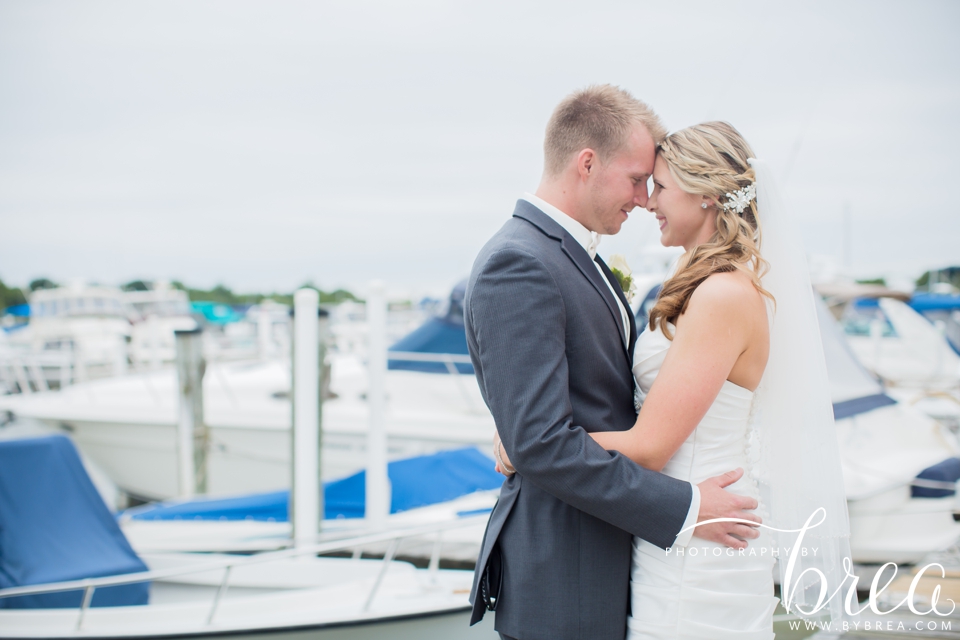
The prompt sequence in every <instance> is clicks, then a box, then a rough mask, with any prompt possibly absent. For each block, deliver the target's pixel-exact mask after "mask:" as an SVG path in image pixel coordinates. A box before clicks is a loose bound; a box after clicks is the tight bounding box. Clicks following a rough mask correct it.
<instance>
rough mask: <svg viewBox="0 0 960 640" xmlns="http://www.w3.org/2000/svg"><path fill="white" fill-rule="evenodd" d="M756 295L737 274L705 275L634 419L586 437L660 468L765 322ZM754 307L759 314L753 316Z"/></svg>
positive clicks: (700, 417) (707, 407) (760, 302)
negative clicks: (629, 424)
mask: <svg viewBox="0 0 960 640" xmlns="http://www.w3.org/2000/svg"><path fill="white" fill-rule="evenodd" d="M759 295H760V294H759V293H758V292H757V290H756V289H754V287H753V286H752V284H750V283H749V281H748V280H747V279H746V278H743V277H742V276H740V274H736V273H719V274H714V275H712V276H710V277H709V278H707V279H706V280H705V281H704V282H703V283H702V284H701V285H700V286H699V287H697V289H696V290H695V291H694V292H693V295H692V296H691V297H690V302H689V304H688V306H687V310H686V311H685V312H684V313H683V315H681V316H680V318H679V319H678V321H677V327H676V331H675V335H674V339H673V344H672V345H671V347H670V351H669V352H668V353H667V356H666V358H665V359H664V362H663V366H662V367H661V368H660V371H659V373H658V374H657V378H656V380H655V381H654V383H653V386H652V387H651V388H650V392H649V393H648V394H647V397H646V399H645V400H644V403H643V408H642V409H641V411H640V415H639V416H637V422H636V423H635V424H634V425H633V427H632V428H630V429H629V430H627V431H605V432H598V433H591V434H590V436H591V437H593V438H594V439H595V440H596V441H597V442H598V443H599V444H600V445H601V446H602V447H603V448H604V449H607V450H608V451H619V452H620V453H622V454H624V455H626V456H627V457H629V458H630V459H631V460H633V461H634V462H636V463H637V464H639V465H642V466H644V467H646V468H647V469H652V470H654V471H660V470H662V469H663V467H664V465H666V463H667V461H668V460H669V459H670V458H671V456H673V454H674V453H676V451H677V449H679V448H680V445H681V444H683V442H684V440H686V439H687V437H688V436H689V435H690V433H691V432H692V431H693V429H694V428H695V427H696V426H697V425H698V424H699V423H700V420H701V419H703V416H704V415H705V414H706V412H707V410H708V409H709V408H710V405H711V404H713V401H714V400H715V399H716V397H717V394H718V393H719V392H720V387H722V386H723V383H724V381H725V380H727V379H728V377H729V376H730V373H731V371H733V369H734V366H735V365H736V364H737V361H738V360H739V359H740V356H741V355H742V354H743V353H744V352H745V351H746V350H747V348H748V347H749V346H750V342H751V336H752V335H753V334H754V331H755V329H756V328H757V321H758V319H759V320H761V321H762V322H766V314H765V312H763V303H762V301H761V300H760V299H759ZM758 305H759V306H758ZM758 309H759V310H760V311H761V313H762V318H757V317H756V316H757V315H758V314H757V310H758ZM761 371H762V368H761Z"/></svg>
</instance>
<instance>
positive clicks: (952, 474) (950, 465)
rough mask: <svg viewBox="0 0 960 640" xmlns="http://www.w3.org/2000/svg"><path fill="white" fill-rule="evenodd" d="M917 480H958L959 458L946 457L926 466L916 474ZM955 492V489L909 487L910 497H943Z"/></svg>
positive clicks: (959, 473)
mask: <svg viewBox="0 0 960 640" xmlns="http://www.w3.org/2000/svg"><path fill="white" fill-rule="evenodd" d="M917 479H918V480H933V481H934V482H944V483H947V484H953V483H956V481H957V480H960V458H947V459H946V460H944V461H943V462H938V463H937V464H935V465H933V466H932V467H927V468H926V469H924V470H923V471H921V472H920V473H919V474H918V475H917ZM955 494H956V490H955V489H946V488H943V489H940V488H933V487H918V486H912V487H910V497H911V498H945V497H947V496H952V495H955Z"/></svg>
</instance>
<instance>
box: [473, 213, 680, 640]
mask: <svg viewBox="0 0 960 640" xmlns="http://www.w3.org/2000/svg"><path fill="white" fill-rule="evenodd" d="M597 263H598V264H600V265H601V269H602V270H603V272H604V273H605V274H606V277H607V278H608V279H610V282H611V283H612V285H613V288H614V290H615V291H616V294H617V295H618V296H620V297H621V301H622V302H623V304H624V305H627V302H626V300H625V299H623V297H622V291H620V288H619V286H618V284H617V282H616V280H615V279H613V276H612V275H611V274H610V272H609V270H608V269H607V267H606V265H605V264H604V263H603V261H602V260H600V259H599V257H598V258H597ZM613 295H614V294H612V293H611V291H610V288H609V287H608V286H607V284H606V283H605V282H604V281H603V276H601V274H600V271H598V270H597V266H596V265H595V264H594V263H593V262H592V261H591V259H590V256H589V254H588V253H587V252H586V250H585V249H584V248H583V247H582V246H581V245H580V244H579V243H578V242H577V241H576V240H575V239H574V238H573V237H572V236H570V235H569V234H568V233H567V232H566V231H565V230H564V229H563V228H562V227H561V226H560V225H558V224H557V223H556V222H554V220H553V219H551V218H550V217H549V216H548V215H546V214H545V213H543V212H542V211H540V210H539V209H537V208H536V207H535V206H533V205H532V204H530V203H529V202H527V201H525V200H520V201H519V202H518V203H517V208H516V210H515V211H514V214H513V217H512V218H511V219H510V220H508V221H507V223H506V224H505V225H504V226H503V228H501V229H500V231H499V232H497V234H496V235H494V236H493V238H491V239H490V241H489V242H487V244H486V245H485V246H484V247H483V249H482V250H481V251H480V254H479V256H478V257H477V259H476V262H475V263H474V266H473V271H472V272H471V274H470V279H469V281H468V284H467V291H466V298H465V302H464V304H465V312H464V317H465V322H466V330H467V344H468V346H469V349H470V357H471V359H472V360H473V364H474V368H475V369H476V374H477V380H478V382H479V384H480V391H481V392H482V393H483V397H484V400H485V401H486V403H487V406H488V407H489V408H490V411H491V413H492V414H493V417H494V420H495V422H496V425H497V429H498V430H499V432H500V435H501V437H502V438H503V446H504V447H505V448H506V450H507V452H509V454H510V459H511V461H512V462H513V464H514V465H515V466H516V468H517V471H518V473H517V474H516V475H514V476H512V477H510V478H509V479H507V480H506V481H505V482H504V484H503V487H502V489H501V490H500V500H499V501H498V502H497V505H496V507H494V510H493V513H492V514H491V515H490V520H489V523H488V524H487V531H486V534H485V535H484V540H483V545H482V548H481V552H480V558H479V561H478V564H477V572H476V575H475V576H474V586H473V591H472V593H471V602H472V603H473V617H472V621H471V623H476V622H477V621H479V620H480V619H481V618H482V617H483V615H484V613H485V611H486V609H487V604H488V603H489V604H493V603H494V601H495V604H496V621H495V625H494V626H495V628H496V629H497V631H499V632H500V633H501V634H502V635H504V636H507V637H512V638H517V639H519V640H536V639H539V638H542V639H543V640H563V639H567V638H579V639H583V640H587V639H590V640H606V639H609V640H623V638H624V636H625V635H626V618H627V615H628V609H629V582H630V563H631V549H632V544H631V543H632V540H631V535H636V536H639V537H640V538H643V539H645V540H648V541H649V542H651V543H653V544H655V545H657V546H659V547H663V548H666V547H669V546H670V545H672V544H673V542H674V540H675V539H676V536H677V533H678V532H679V530H680V528H681V526H682V525H683V522H684V520H685V518H686V515H687V511H688V509H689V507H690V500H691V488H690V485H689V484H688V483H686V482H681V481H679V480H675V479H673V478H670V477H668V476H665V475H662V474H659V473H656V472H653V471H648V470H646V469H643V468H642V467H640V466H638V465H636V464H634V463H633V462H632V461H630V460H629V459H627V458H626V457H624V456H622V455H620V454H617V453H614V454H611V453H608V452H607V451H605V450H604V449H603V448H601V447H600V446H599V445H598V444H596V442H595V441H594V440H593V439H592V438H590V436H589V435H587V432H588V431H614V430H624V429H628V428H630V427H631V426H633V423H634V422H635V420H636V413H635V411H634V406H633V377H632V374H631V353H632V350H633V343H634V341H635V339H636V338H635V336H636V329H635V327H634V324H633V319H632V318H631V319H630V326H629V327H626V328H624V327H623V320H622V317H621V315H620V312H619V309H618V308H617V304H616V301H615V299H614V297H613ZM627 308H629V307H627ZM491 558H493V561H492V562H491ZM497 569H501V571H499V572H498V571H497ZM484 578H486V579H484ZM481 587H482V588H481Z"/></svg>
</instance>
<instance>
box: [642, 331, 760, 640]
mask: <svg viewBox="0 0 960 640" xmlns="http://www.w3.org/2000/svg"><path fill="white" fill-rule="evenodd" d="M670 345H671V342H670V340H668V339H667V337H666V336H665V335H664V334H663V332H662V331H660V330H659V329H648V330H647V331H644V332H643V333H642V334H641V335H640V337H639V338H638V339H637V346H636V350H635V353H634V361H633V373H634V377H635V378H636V381H637V397H638V400H639V401H640V402H642V401H643V400H644V399H645V398H646V396H647V394H648V393H649V392H650V388H651V387H652V386H653V381H654V379H656V377H657V374H658V373H659V372H660V368H661V367H662V366H663V362H664V359H665V358H666V357H667V351H668V350H669V349H670ZM753 398H754V394H753V392H752V391H750V390H748V389H744V388H743V387H740V386H737V385H735V384H733V383H732V382H730V381H726V382H724V383H723V386H722V387H721V388H720V392H719V393H718V394H717V397H716V399H715V400H714V401H713V404H711V405H710V408H709V409H708V410H707V413H706V414H705V415H704V416H703V419H702V420H701V421H700V423H699V424H698V425H697V426H696V428H695V429H694V430H693V431H692V432H691V433H690V435H689V436H688V437H687V439H686V440H685V441H684V443H683V444H682V445H680V448H679V449H678V450H677V452H676V453H675V454H674V455H673V457H672V458H670V461H669V462H667V465H666V466H665V467H664V468H663V473H665V474H667V475H669V476H673V477H674V478H678V479H680V480H686V481H689V482H690V483H692V484H699V483H700V482H702V481H704V480H706V479H707V478H711V477H713V476H718V475H720V474H722V473H726V472H727V471H731V470H733V469H735V468H737V467H743V468H744V469H745V470H748V466H747V460H748V457H747V450H746V449H747V441H748V436H749V433H748V428H749V424H750V412H751V409H752V406H753ZM727 490H728V491H732V492H733V493H738V494H740V495H749V496H751V497H754V498H759V492H758V490H757V485H756V484H755V483H754V482H753V480H752V479H751V476H750V474H749V473H747V474H744V476H743V477H742V478H740V480H738V481H737V482H735V483H733V484H732V485H730V486H729V487H727ZM760 535H761V537H760V539H758V540H752V541H751V542H750V548H751V549H752V553H750V552H742V553H740V552H738V553H732V552H731V551H732V550H731V549H727V548H726V547H724V546H723V545H720V544H718V543H715V542H711V541H708V540H704V539H701V538H696V537H694V538H693V539H692V540H691V541H690V543H689V544H688V545H687V546H686V547H682V548H671V549H668V550H666V551H665V550H664V549H661V548H659V547H657V546H654V545H652V544H650V543H649V542H647V541H646V540H641V539H640V538H635V539H634V547H633V568H632V570H631V579H630V594H631V596H630V598H631V616H630V618H629V619H628V620H627V627H628V630H627V640H773V638H774V633H773V612H774V609H775V608H776V606H777V599H776V598H775V597H774V595H773V593H774V591H773V557H772V554H771V553H763V551H766V549H764V547H765V546H767V545H768V544H769V543H768V542H767V537H766V535H765V534H764V533H763V532H761V534H760ZM758 550H761V551H759V552H758Z"/></svg>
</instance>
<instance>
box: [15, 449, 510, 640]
mask: <svg viewBox="0 0 960 640" xmlns="http://www.w3.org/2000/svg"><path fill="white" fill-rule="evenodd" d="M0 461H2V463H0V487H3V488H4V490H3V491H0V496H2V497H0V501H2V508H0V532H2V534H0V535H2V540H3V545H4V546H3V548H4V553H3V555H2V557H0V567H2V569H3V570H2V571H0V638H81V637H83V638H89V637H98V638H183V637H195V638H202V637H218V638H224V637H226V638H230V637H240V636H243V637H244V638H254V639H261V638H262V639H264V640H266V639H267V638H277V637H279V636H280V635H284V634H295V635H297V636H298V637H304V638H310V639H316V640H345V639H346V638H356V637H364V638H371V639H379V638H382V639H384V640H386V639H388V638H389V639H394V638H423V637H462V638H477V639H478V640H479V639H489V638H496V637H497V635H496V632H495V631H493V629H492V623H487V624H482V625H478V626H476V627H469V618H470V610H471V607H470V605H469V603H468V601H467V595H468V593H469V589H470V584H471V582H472V578H473V572H472V571H465V570H451V569H440V568H439V563H438V562H432V563H431V565H430V566H429V567H428V568H426V569H417V568H415V567H414V566H412V565H410V564H408V563H406V562H399V561H397V560H395V557H396V555H397V553H398V552H399V551H400V550H401V549H402V542H403V541H404V540H405V539H406V538H408V537H410V536H411V535H415V536H424V535H433V536H434V537H438V536H441V535H442V534H443V533H444V532H445V531H447V530H450V529H456V528H458V527H461V526H464V523H463V522H454V523H446V524H441V525H433V526H431V527H421V528H420V529H414V530H409V531H390V532H382V533H378V534H372V535H368V536H365V537H361V538H354V539H351V540H349V541H343V542H330V543H316V544H303V545H300V546H298V547H297V548H294V549H287V550H283V551H278V552H272V553H263V554H258V555H254V556H247V555H225V554H152V555H144V556H143V557H141V556H138V555H137V553H136V552H134V550H133V549H132V548H131V547H130V545H129V544H128V543H127V541H126V539H125V538H124V536H123V533H122V532H121V531H120V529H119V528H118V526H117V524H116V522H115V521H114V520H113V517H112V515H111V514H110V512H109V511H108V509H107V508H106V505H105V504H104V503H103V502H102V501H101V500H100V498H99V495H98V494H97V493H96V491H95V489H94V488H93V486H92V484H91V482H90V480H89V478H87V477H86V475H85V474H84V472H83V466H82V464H81V463H80V460H79V457H78V456H77V454H76V450H75V449H74V448H73V445H72V443H71V442H70V441H69V439H67V438H65V437H63V436H52V437H45V438H33V439H25V440H14V441H4V442H0ZM10 489H15V490H12V491H11V490H10ZM65 524H67V525H69V526H64V525H65ZM466 524H468V525H471V524H473V523H471V522H469V521H468V522H467V523H466ZM437 539H438V540H439V538H437ZM384 542H386V543H388V549H387V552H386V554H385V555H384V557H383V558H382V559H378V560H370V559H363V558H361V557H359V556H358V557H356V558H351V557H347V558H341V557H329V554H331V553H336V552H338V551H340V550H342V549H343V548H344V545H348V548H356V547H358V546H359V547H363V546H365V545H373V544H379V543H384ZM437 546H438V553H439V546H440V545H439V544H438V545H437ZM318 555H319V556H320V557H318Z"/></svg>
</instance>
